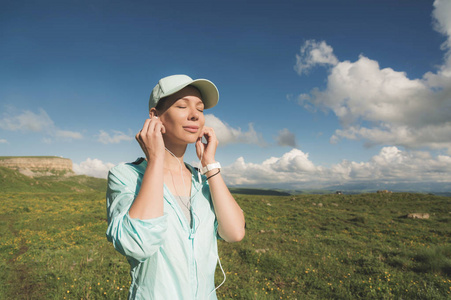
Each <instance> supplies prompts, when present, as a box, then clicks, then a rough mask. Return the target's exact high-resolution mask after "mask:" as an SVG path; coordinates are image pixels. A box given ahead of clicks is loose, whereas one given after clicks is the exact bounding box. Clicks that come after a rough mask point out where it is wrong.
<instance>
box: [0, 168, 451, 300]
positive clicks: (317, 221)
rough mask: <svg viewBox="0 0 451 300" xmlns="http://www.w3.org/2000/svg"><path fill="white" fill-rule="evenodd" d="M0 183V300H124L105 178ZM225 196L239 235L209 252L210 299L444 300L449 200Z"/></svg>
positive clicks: (450, 277)
mask: <svg viewBox="0 0 451 300" xmlns="http://www.w3.org/2000/svg"><path fill="white" fill-rule="evenodd" d="M0 179H1V180H2V181H1V182H0V184H1V189H0V236H1V239H0V269H1V270H2V272H0V299H64V298H66V299H126V297H127V293H128V287H129V284H130V279H129V274H128V272H129V267H128V264H127V262H126V259H125V258H124V257H122V256H121V255H120V254H119V253H117V252H116V251H115V250H114V249H113V247H112V245H111V244H110V243H108V242H107V241H106V238H105V230H106V227H107V224H106V215H105V214H106V212H105V199H104V195H105V180H100V179H99V180H98V179H96V178H90V177H85V176H73V177H68V178H64V177H63V178H50V177H48V178H27V177H24V176H23V175H21V174H19V173H17V172H15V171H11V170H5V169H0ZM36 182H38V183H36ZM74 187H75V188H76V189H77V190H74ZM235 197H236V200H237V202H238V203H239V204H240V206H241V208H242V209H243V210H244V212H245V216H246V224H247V229H246V237H245V239H244V240H243V241H242V242H240V243H235V244H228V243H225V242H223V241H221V242H219V245H218V247H219V255H220V259H221V263H222V265H223V267H224V270H225V272H226V275H227V280H226V282H225V283H224V285H223V286H221V287H220V288H219V289H218V291H217V294H218V298H219V299H447V298H449V297H450V296H451V294H450V292H451V230H450V229H451V214H450V212H451V198H449V197H439V196H434V195H426V194H411V193H393V194H358V195H334V194H329V195H290V196H274V195H245V194H235ZM408 213H428V214H429V215H430V218H429V219H424V220H421V219H409V218H406V217H405V216H406V215H407V214H408ZM222 278H223V276H222V272H221V271H220V269H219V268H218V269H217V273H216V284H219V283H221V281H222Z"/></svg>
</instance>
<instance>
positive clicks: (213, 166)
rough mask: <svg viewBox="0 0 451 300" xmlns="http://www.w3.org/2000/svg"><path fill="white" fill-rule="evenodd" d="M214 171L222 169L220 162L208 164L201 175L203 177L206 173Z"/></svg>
mask: <svg viewBox="0 0 451 300" xmlns="http://www.w3.org/2000/svg"><path fill="white" fill-rule="evenodd" d="M213 169H221V164H220V163H218V162H215V163H212V164H208V165H206V166H205V167H203V168H202V170H201V173H202V175H204V174H205V173H207V172H209V171H211V170H213Z"/></svg>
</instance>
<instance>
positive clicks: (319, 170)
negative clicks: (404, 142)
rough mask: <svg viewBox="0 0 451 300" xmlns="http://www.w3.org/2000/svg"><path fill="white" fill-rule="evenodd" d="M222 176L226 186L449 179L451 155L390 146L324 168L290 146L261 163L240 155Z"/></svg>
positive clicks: (311, 184)
mask: <svg viewBox="0 0 451 300" xmlns="http://www.w3.org/2000/svg"><path fill="white" fill-rule="evenodd" d="M223 176H224V177H225V179H226V181H227V183H228V184H230V185H248V186H249V185H258V186H266V187H277V186H279V187H280V186H284V187H289V188H294V189H296V188H303V187H309V188H321V187H325V186H329V185H333V184H341V183H359V182H372V183H374V184H377V183H378V182H381V183H384V182H387V181H388V182H391V183H396V182H413V183H415V182H450V181H451V156H446V155H438V156H437V157H432V156H431V154H430V153H428V152H421V151H412V152H407V151H401V150H400V149H398V148H397V147H394V146H392V147H384V148H382V149H381V150H380V152H379V153H378V154H377V155H375V156H373V157H372V158H371V159H370V160H369V161H367V162H354V161H347V160H343V161H342V162H341V163H339V164H335V165H333V166H331V167H330V168H326V167H322V166H316V165H314V164H313V162H311V161H310V160H309V158H308V154H306V153H304V152H302V151H301V150H298V149H292V150H291V151H289V152H287V153H285V154H284V155H282V156H281V157H272V158H269V159H267V160H265V161H263V162H262V163H261V164H255V163H246V162H245V160H244V158H243V157H240V158H238V159H237V160H236V161H235V162H234V163H233V164H232V165H229V166H226V167H224V172H223Z"/></svg>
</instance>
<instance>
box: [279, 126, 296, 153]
mask: <svg viewBox="0 0 451 300" xmlns="http://www.w3.org/2000/svg"><path fill="white" fill-rule="evenodd" d="M276 141H277V144H278V145H279V146H289V147H293V148H296V147H297V143H296V136H295V135H294V133H292V132H291V131H290V130H288V129H287V128H284V129H282V130H280V131H279V133H278V135H277V137H276Z"/></svg>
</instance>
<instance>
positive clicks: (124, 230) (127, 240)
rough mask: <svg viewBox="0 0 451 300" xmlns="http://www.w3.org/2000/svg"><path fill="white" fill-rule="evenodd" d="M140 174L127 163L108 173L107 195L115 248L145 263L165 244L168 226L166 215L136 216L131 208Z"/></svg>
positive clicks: (109, 230)
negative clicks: (154, 216) (128, 166)
mask: <svg viewBox="0 0 451 300" xmlns="http://www.w3.org/2000/svg"><path fill="white" fill-rule="evenodd" d="M138 178H139V176H138V175H137V174H134V172H132V171H131V170H128V169H127V168H126V167H125V166H121V167H115V168H113V169H112V170H111V171H110V172H109V174H108V188H107V194H106V201H107V217H108V228H107V231H106V236H107V239H108V241H110V242H112V243H113V245H114V248H115V249H116V250H117V251H118V252H119V253H121V254H123V255H125V256H126V257H128V258H133V259H135V260H138V261H139V262H142V261H144V260H146V259H147V258H149V257H150V256H151V255H153V254H154V253H155V252H156V251H157V250H158V249H159V247H160V246H161V244H162V243H163V240H164V236H165V233H166V229H167V226H168V224H167V222H168V216H167V214H164V215H163V216H161V217H157V218H154V219H149V220H140V219H133V218H131V217H130V216H129V214H128V210H129V209H130V206H131V205H132V203H133V201H134V199H135V197H136V196H137V192H136V190H139V189H138V188H137V185H138V184H140V183H139V180H138Z"/></svg>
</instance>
